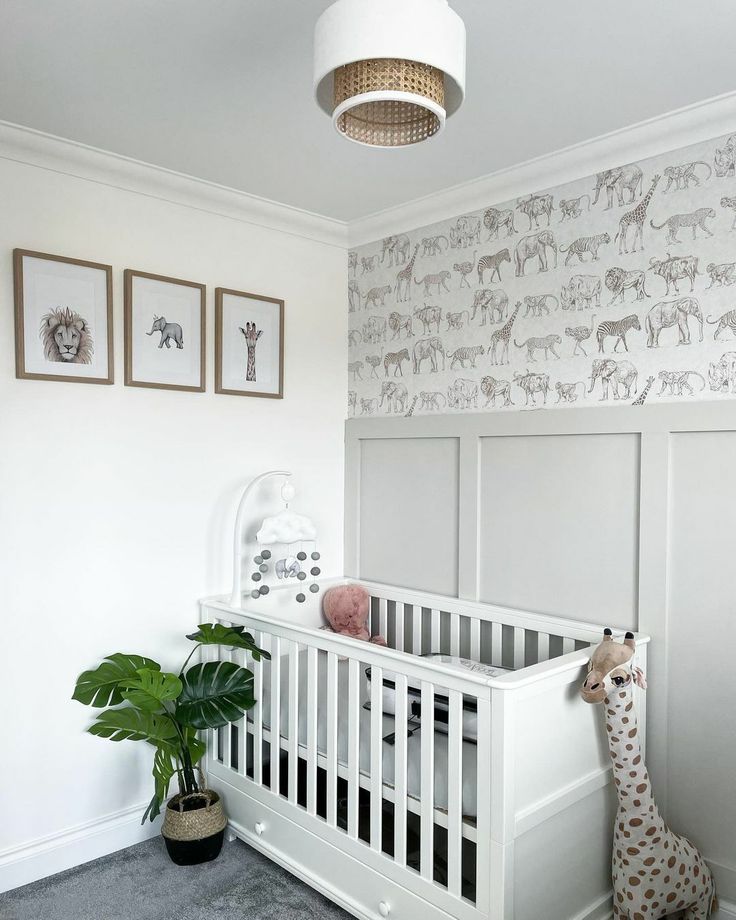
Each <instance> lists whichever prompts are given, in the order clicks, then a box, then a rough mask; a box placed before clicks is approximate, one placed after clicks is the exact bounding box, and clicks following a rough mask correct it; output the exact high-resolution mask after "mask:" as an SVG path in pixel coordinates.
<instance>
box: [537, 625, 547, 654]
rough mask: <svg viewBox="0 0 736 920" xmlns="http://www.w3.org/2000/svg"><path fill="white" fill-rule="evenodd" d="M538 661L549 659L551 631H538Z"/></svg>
mask: <svg viewBox="0 0 736 920" xmlns="http://www.w3.org/2000/svg"><path fill="white" fill-rule="evenodd" d="M537 661H549V633H541V632H540V633H537Z"/></svg>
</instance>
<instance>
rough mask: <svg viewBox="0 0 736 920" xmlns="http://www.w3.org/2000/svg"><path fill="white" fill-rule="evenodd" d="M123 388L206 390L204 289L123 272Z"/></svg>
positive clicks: (163, 278) (134, 272) (163, 276)
mask: <svg viewBox="0 0 736 920" xmlns="http://www.w3.org/2000/svg"><path fill="white" fill-rule="evenodd" d="M124 278H125V385H126V386H128V387H153V388H154V389H157V390H189V391H191V392H195V393H203V392H204V388H205V294H206V288H205V286H204V285H203V284H197V283H196V282H195V281H181V280H180V279H179V278H168V277H166V276H165V275H152V274H150V273H149V272H137V271H133V270H132V269H126V271H125V276H124Z"/></svg>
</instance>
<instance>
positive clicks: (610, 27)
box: [0, 0, 736, 220]
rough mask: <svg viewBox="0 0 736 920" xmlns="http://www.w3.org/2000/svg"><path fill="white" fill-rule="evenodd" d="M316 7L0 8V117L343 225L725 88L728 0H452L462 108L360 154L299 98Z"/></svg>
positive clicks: (276, 2)
mask: <svg viewBox="0 0 736 920" xmlns="http://www.w3.org/2000/svg"><path fill="white" fill-rule="evenodd" d="M366 2H369V0H366ZM328 5H329V0H0V119H2V120H6V121H11V122H15V123H18V124H22V125H26V126H29V127H32V128H36V129H38V130H41V131H46V132H49V133H51V134H57V135H60V136H62V137H66V138H71V139H72V140H75V141H80V142H83V143H86V144H90V145H92V146H95V147H100V148H103V149H106V150H110V151H114V152H115V153H119V154H124V155H126V156H130V157H134V158H136V159H139V160H143V161H145V162H149V163H153V164H156V165H158V166H164V167H167V168H169V169H173V170H177V171H180V172H183V173H188V174H190V175H193V176H198V177H200V178H204V179H209V180H211V181H214V182H218V183H221V184H223V185H227V186H231V187H233V188H237V189H241V190H243V191H247V192H251V193H253V194H256V195H260V196H262V197H265V198H271V199H274V200H276V201H280V202H284V203H286V204H290V205H293V206H296V207H300V208H304V209H306V210H309V211H314V212H316V213H319V214H324V215H328V216H331V217H335V218H339V219H343V220H352V219H356V218H359V217H363V216H365V215H367V214H371V213H374V212H376V211H379V210H382V209H384V208H387V207H392V206H395V205H397V204H400V203H402V202H405V201H409V200H411V199H415V198H418V197H421V196H425V195H429V194H431V193H433V192H436V191H438V190H440V189H444V188H447V187H449V186H452V185H456V184H458V183H461V182H465V181H467V180H470V179H474V178H476V177H478V176H482V175H486V174H488V173H490V172H494V171H496V170H498V169H501V168H503V167H505V166H510V165H513V164H515V163H519V162H523V161H525V160H528V159H530V158H532V157H535V156H539V155H541V154H544V153H548V152H550V151H553V150H557V149H559V148H561V147H565V146H568V145H570V144H574V143H576V142H579V141H582V140H586V139H588V138H591V137H596V136H598V135H601V134H604V133H607V132H609V131H613V130H615V129H617V128H621V127H625V126H627V125H630V124H633V123H636V122H638V121H642V120H644V119H647V118H650V117H652V116H655V115H659V114H662V113H664V112H668V111H671V110H673V109H677V108H681V107H682V106H685V105H688V104H689V103H692V102H697V101H700V100H702V99H706V98H709V97H712V96H715V95H719V94H721V93H724V92H729V91H732V90H734V89H736V77H735V76H734V69H733V36H734V32H735V27H736V6H734V4H733V0H709V2H708V3H707V4H703V3H696V2H693V0H617V2H616V3H615V4H613V3H610V2H604V0H588V2H580V0H557V2H554V3H545V2H542V0H503V2H494V0H452V6H453V7H454V8H455V9H456V10H457V12H458V13H459V14H460V15H461V16H462V17H463V18H464V20H465V23H466V26H467V29H468V80H467V100H466V103H465V105H464V107H463V108H462V109H461V111H460V112H459V113H458V114H457V115H456V116H454V117H453V118H452V119H451V120H450V121H449V122H448V125H447V128H446V130H445V132H444V134H443V135H441V136H440V137H438V138H436V139H435V140H433V141H431V142H429V143H426V144H423V145H419V146H417V147H415V148H411V149H407V150H390V151H384V150H366V149H363V148H360V147H358V146H357V145H355V144H351V143H349V142H347V141H345V140H343V139H342V138H340V137H338V136H337V135H336V134H335V132H334V130H333V128H332V126H331V124H330V121H329V119H328V118H327V117H326V116H325V115H323V114H322V113H321V112H320V111H319V110H318V109H317V106H316V104H315V103H314V101H313V99H312V91H311V42H312V30H313V26H314V22H315V20H316V18H317V16H318V15H319V14H320V13H321V12H322V10H323V9H325V7H327V6H328ZM388 25H389V26H390V24H388Z"/></svg>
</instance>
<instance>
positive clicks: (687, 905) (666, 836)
mask: <svg viewBox="0 0 736 920" xmlns="http://www.w3.org/2000/svg"><path fill="white" fill-rule="evenodd" d="M635 650H636V648H635V643H634V636H633V635H632V633H626V638H625V639H624V641H623V643H621V642H615V641H614V640H613V638H612V635H611V630H610V629H606V630H605V632H604V637H603V642H601V644H600V645H599V646H598V647H597V648H596V649H595V651H594V652H593V655H592V657H591V659H590V664H589V666H588V674H587V677H586V678H585V681H584V682H583V685H582V687H581V688H580V694H581V696H582V697H583V699H584V700H585V702H586V703H602V704H603V706H604V709H605V714H606V733H607V735H608V747H609V750H610V753H611V760H612V761H613V776H614V783H615V784H616V792H617V795H618V812H617V814H616V827H615V830H614V836H613V916H614V920H661V918H662V917H667V916H670V915H673V914H676V913H678V912H680V911H682V912H683V913H682V920H707V918H708V917H710V915H711V911H712V910H714V909H715V907H716V906H717V905H716V897H715V885H714V882H713V877H712V876H711V873H710V869H709V868H708V866H707V865H706V863H705V860H704V859H703V857H702V856H701V854H700V853H699V852H698V850H697V849H696V848H695V847H694V846H693V845H692V843H690V841H689V840H686V839H685V838H684V837H680V836H679V835H678V834H675V833H673V832H672V831H671V830H670V829H669V828H668V827H667V825H666V824H665V823H664V821H663V820H662V817H661V815H660V814H659V811H658V809H657V806H656V805H655V804H654V798H653V796H652V789H651V783H650V780H649V774H648V773H647V769H646V766H645V764H644V760H643V758H642V753H641V747H640V744H639V733H638V727H637V721H636V712H635V710H634V700H633V689H634V685H635V684H636V685H637V686H639V687H642V688H645V687H646V681H645V680H644V675H643V674H642V672H641V671H640V670H639V668H637V667H635V665H634V653H635Z"/></svg>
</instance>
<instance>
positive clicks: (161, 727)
mask: <svg viewBox="0 0 736 920" xmlns="http://www.w3.org/2000/svg"><path fill="white" fill-rule="evenodd" d="M87 731H88V732H89V733H90V735H97V736H98V737H100V738H109V739H110V740H111V741H148V742H150V743H151V744H155V745H156V746H157V747H158V746H159V745H175V744H177V742H178V740H179V733H178V732H177V730H176V724H175V723H174V721H173V719H171V718H170V717H169V716H166V715H159V714H157V713H155V712H144V711H143V710H141V709H134V708H133V707H132V706H127V707H126V708H125V709H106V710H105V711H104V712H101V713H100V714H99V715H98V716H97V721H96V722H93V723H92V725H90V727H89V728H88V729H87Z"/></svg>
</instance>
